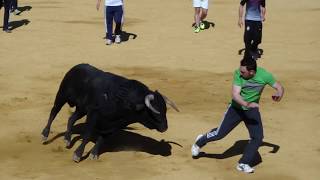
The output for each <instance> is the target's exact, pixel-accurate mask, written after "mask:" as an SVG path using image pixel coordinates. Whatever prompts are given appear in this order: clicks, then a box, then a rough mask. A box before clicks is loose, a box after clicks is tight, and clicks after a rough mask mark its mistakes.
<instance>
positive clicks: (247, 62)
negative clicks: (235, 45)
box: [240, 53, 257, 71]
mask: <svg viewBox="0 0 320 180" xmlns="http://www.w3.org/2000/svg"><path fill="white" fill-rule="evenodd" d="M240 65H241V66H245V67H246V68H247V70H248V71H250V70H254V71H257V62H256V60H254V59H253V58H252V56H250V55H248V54H246V53H245V55H244V57H243V59H242V60H241V62H240Z"/></svg>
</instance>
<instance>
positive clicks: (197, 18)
mask: <svg viewBox="0 0 320 180" xmlns="http://www.w3.org/2000/svg"><path fill="white" fill-rule="evenodd" d="M194 22H195V23H196V26H199V24H200V7H195V8H194Z"/></svg>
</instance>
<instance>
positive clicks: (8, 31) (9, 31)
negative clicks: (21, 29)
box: [3, 29, 11, 33]
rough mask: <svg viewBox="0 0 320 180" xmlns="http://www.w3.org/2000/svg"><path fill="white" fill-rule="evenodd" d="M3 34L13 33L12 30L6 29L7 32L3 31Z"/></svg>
mask: <svg viewBox="0 0 320 180" xmlns="http://www.w3.org/2000/svg"><path fill="white" fill-rule="evenodd" d="M3 32H6V33H11V30H10V29H5V30H3Z"/></svg>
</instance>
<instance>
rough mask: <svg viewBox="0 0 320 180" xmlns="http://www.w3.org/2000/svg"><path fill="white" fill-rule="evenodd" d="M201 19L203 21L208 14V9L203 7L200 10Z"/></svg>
mask: <svg viewBox="0 0 320 180" xmlns="http://www.w3.org/2000/svg"><path fill="white" fill-rule="evenodd" d="M199 14H200V15H199V16H200V21H203V20H204V19H205V18H206V17H207V15H208V9H204V8H201V10H200V13H199Z"/></svg>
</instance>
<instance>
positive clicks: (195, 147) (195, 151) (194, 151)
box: [191, 134, 203, 157]
mask: <svg viewBox="0 0 320 180" xmlns="http://www.w3.org/2000/svg"><path fill="white" fill-rule="evenodd" d="M202 136H203V135H202V134H199V135H198V136H197V138H196V142H197V141H198V140H199V139H200V138H201V137H202ZM199 153H200V147H199V146H198V145H197V144H196V143H194V144H193V145H192V147H191V154H192V156H193V157H196V156H198V155H199Z"/></svg>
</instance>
